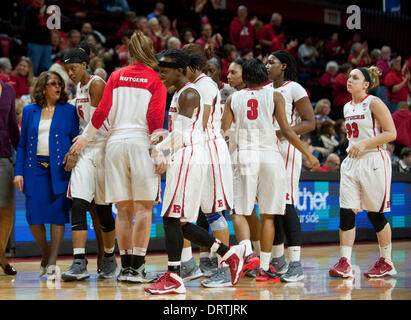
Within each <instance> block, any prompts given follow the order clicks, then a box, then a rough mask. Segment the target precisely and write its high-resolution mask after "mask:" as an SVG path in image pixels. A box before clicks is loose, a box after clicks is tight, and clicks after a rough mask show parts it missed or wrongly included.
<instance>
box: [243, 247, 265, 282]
mask: <svg viewBox="0 0 411 320" xmlns="http://www.w3.org/2000/svg"><path fill="white" fill-rule="evenodd" d="M259 266H260V258H259V257H258V256H257V255H256V254H255V253H251V254H249V255H248V256H247V257H246V258H245V261H244V265H243V270H241V275H240V278H242V277H244V275H245V274H246V273H247V272H248V271H250V270H253V269H255V268H258V267H259Z"/></svg>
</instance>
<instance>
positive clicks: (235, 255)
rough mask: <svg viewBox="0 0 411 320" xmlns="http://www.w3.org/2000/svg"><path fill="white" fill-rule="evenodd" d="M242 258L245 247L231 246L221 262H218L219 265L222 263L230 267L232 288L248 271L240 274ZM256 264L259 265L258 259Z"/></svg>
mask: <svg viewBox="0 0 411 320" xmlns="http://www.w3.org/2000/svg"><path fill="white" fill-rule="evenodd" d="M244 256H245V245H236V246H231V247H230V249H229V250H228V251H227V252H226V254H225V255H224V257H223V259H222V261H221V262H220V265H222V263H223V262H225V263H226V264H228V266H229V267H230V273H231V283H232V284H233V286H235V285H236V284H237V282H238V280H240V279H241V278H242V277H243V276H244V274H245V273H246V272H247V271H248V270H247V271H246V272H244V273H242V270H243V265H244ZM258 263H260V259H258Z"/></svg>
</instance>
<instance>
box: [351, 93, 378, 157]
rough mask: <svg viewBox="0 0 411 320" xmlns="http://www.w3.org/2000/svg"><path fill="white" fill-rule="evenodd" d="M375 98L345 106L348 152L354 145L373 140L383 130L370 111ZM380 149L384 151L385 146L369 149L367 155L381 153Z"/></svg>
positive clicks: (367, 98) (365, 98) (371, 96)
mask: <svg viewBox="0 0 411 320" xmlns="http://www.w3.org/2000/svg"><path fill="white" fill-rule="evenodd" d="M374 98H375V97H374V96H373V95H367V96H365V97H364V99H363V100H361V101H360V102H359V103H357V104H353V102H352V101H350V102H347V103H346V104H345V106H344V119H345V128H346V129H347V138H348V141H349V144H348V148H347V151H348V150H350V148H351V146H352V145H353V144H356V143H358V142H360V141H362V140H365V139H369V138H373V137H375V136H377V135H378V134H380V133H381V129H380V127H379V126H378V123H377V122H376V120H375V118H374V116H373V114H372V112H371V110H370V103H371V101H372V99H374ZM380 148H382V149H384V146H377V147H376V148H373V149H367V150H366V153H368V152H376V151H379V149H380Z"/></svg>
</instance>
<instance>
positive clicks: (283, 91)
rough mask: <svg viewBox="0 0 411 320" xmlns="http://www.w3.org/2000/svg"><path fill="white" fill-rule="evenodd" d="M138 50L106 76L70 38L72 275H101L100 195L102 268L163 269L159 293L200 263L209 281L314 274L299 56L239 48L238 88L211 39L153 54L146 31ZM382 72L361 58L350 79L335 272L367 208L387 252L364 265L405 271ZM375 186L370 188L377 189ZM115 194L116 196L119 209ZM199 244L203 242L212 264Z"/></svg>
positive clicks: (307, 107) (173, 289)
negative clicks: (306, 235) (208, 46)
mask: <svg viewBox="0 0 411 320" xmlns="http://www.w3.org/2000/svg"><path fill="white" fill-rule="evenodd" d="M129 52H130V58H131V59H133V60H134V63H132V64H130V65H129V66H127V67H124V68H122V69H119V70H117V71H114V72H113V73H112V74H111V76H110V78H109V79H108V81H107V83H105V82H104V81H103V80H102V79H101V78H100V77H98V76H96V75H93V76H90V75H89V74H88V72H87V64H88V61H89V59H88V55H87V53H86V51H85V50H84V49H83V48H76V49H71V50H70V51H69V52H68V54H67V55H66V57H65V59H64V64H65V69H66V71H67V73H68V75H69V76H70V78H71V79H72V80H73V81H74V82H76V83H77V90H76V97H75V99H74V100H73V101H72V104H74V105H75V107H76V109H77V113H78V116H79V119H80V132H81V133H80V135H79V136H77V137H76V138H75V139H74V143H73V145H72V146H71V148H70V151H69V153H68V154H67V155H66V158H65V161H66V163H67V166H66V167H67V170H71V177H70V184H69V188H68V192H67V197H68V198H71V199H72V200H73V201H72V208H71V216H72V218H71V222H72V231H73V252H74V260H73V264H72V266H71V267H70V269H69V270H67V271H66V272H64V273H63V274H62V279H63V280H65V281H73V280H83V279H86V278H88V277H89V274H88V272H87V268H86V265H87V262H86V259H85V242H86V238H87V220H86V212H87V211H88V210H89V208H90V205H91V204H92V203H93V201H94V204H95V206H96V211H97V215H98V217H99V220H100V224H101V227H102V231H103V242H104V252H105V253H104V259H103V266H102V269H101V270H100V271H99V277H101V278H115V277H116V276H117V280H118V281H127V282H133V283H151V282H154V283H152V284H150V285H148V286H146V287H145V288H144V290H145V291H146V292H147V293H150V294H166V293H185V292H186V289H185V286H184V282H185V281H189V280H192V279H196V278H199V277H201V276H205V277H206V278H205V279H204V280H202V281H201V285H202V286H204V287H227V286H234V285H236V284H237V282H238V281H239V280H240V279H241V278H242V277H243V276H245V275H247V276H250V277H254V278H255V281H261V282H274V281H277V280H278V279H280V280H281V281H301V280H303V279H304V273H303V270H302V266H301V261H300V253H301V227H300V222H299V219H298V214H297V212H296V209H295V206H294V203H295V201H296V197H297V196H298V181H299V176H300V172H301V163H302V157H303V156H304V157H305V158H306V159H307V160H308V162H309V163H310V164H311V167H312V170H313V171H315V170H316V169H317V168H318V167H319V166H320V164H319V161H318V159H317V158H316V157H314V156H313V154H312V153H311V152H310V151H309V150H308V148H307V147H306V146H305V145H304V144H303V142H302V141H301V140H300V139H299V135H301V134H304V133H307V132H310V131H312V130H313V129H314V126H315V119H314V113H313V108H312V106H311V103H310V101H309V98H308V95H307V93H306V91H305V90H304V88H302V87H301V86H300V85H299V84H298V83H297V82H296V81H297V72H296V68H295V61H294V60H293V59H294V58H293V57H292V56H290V55H289V54H288V53H286V52H284V51H277V52H273V53H272V54H271V55H270V56H269V57H268V62H267V64H266V65H264V64H263V63H262V62H261V61H260V60H258V59H251V60H248V61H244V60H242V59H237V60H235V61H234V62H233V63H232V64H231V65H230V68H229V74H228V79H229V82H230V84H231V87H230V86H229V85H228V84H224V83H221V81H219V80H218V71H219V70H220V71H221V65H220V63H219V61H218V59H217V58H216V57H213V58H211V57H207V54H206V52H205V51H204V49H202V47H200V46H197V45H187V46H185V47H184V48H182V49H180V50H165V51H163V52H161V53H160V54H158V55H157V56H155V55H154V53H153V50H152V44H151V43H150V40H149V39H148V38H147V37H145V36H144V35H143V34H141V33H135V34H134V35H133V36H132V39H131V43H130V47H129ZM155 70H156V71H155ZM371 71H372V70H371ZM371 71H370V70H366V69H363V70H359V69H354V70H353V71H352V74H351V75H350V79H349V80H348V90H349V91H350V90H351V91H350V92H351V93H352V96H353V100H352V101H351V102H350V103H347V105H346V106H345V107H344V115H345V119H346V125H347V129H348V127H349V128H350V129H351V130H347V131H348V139H349V147H348V154H349V157H348V158H347V159H346V160H345V161H344V162H343V164H342V167H341V189H340V205H341V217H340V219H341V223H340V229H341V231H340V242H341V259H340V260H339V262H338V263H337V264H336V265H335V266H334V268H332V269H331V270H330V276H335V277H349V276H352V270H351V264H350V255H351V248H352V246H353V242H354V238H355V213H356V212H358V211H360V210H361V211H362V210H364V209H365V210H367V212H368V216H369V218H370V221H371V222H372V223H373V225H374V227H375V230H376V232H377V236H378V240H379V244H380V251H381V258H380V260H379V261H378V262H377V264H376V265H375V266H374V267H373V269H371V270H370V271H369V272H368V273H367V274H366V275H367V276H370V277H380V276H386V275H394V274H395V273H396V272H395V269H394V266H393V263H392V261H391V233H390V232H391V231H390V229H389V224H388V223H387V221H386V220H385V217H384V214H383V213H384V211H387V210H389V194H390V193H389V192H390V186H389V185H390V180H391V171H390V168H391V165H390V160H389V157H388V156H387V155H386V153H385V150H384V148H383V145H384V144H385V143H387V142H388V141H391V140H390V139H392V138H393V137H394V139H395V127H394V129H393V128H392V123H391V122H392V119H391V117H388V116H387V113H386V110H385V109H384V108H386V106H385V105H384V104H383V103H382V102H381V101H380V100H379V99H378V98H376V97H374V96H371V95H368V94H366V91H367V89H369V88H370V87H371V85H372V84H373V85H375V77H371V76H370V74H371V75H372V72H371ZM215 73H216V74H217V77H216V78H214V77H213V75H214V74H215ZM377 78H378V76H377ZM267 83H268V84H267ZM167 90H174V95H173V97H172V100H171V104H170V106H169V112H168V119H167V120H168V131H167V130H165V129H163V122H164V116H165V105H166V96H167ZM387 110H388V109H387ZM388 112H389V111H388ZM390 119H391V122H390ZM375 168H377V169H375ZM163 173H165V174H166V187H165V191H164V195H163V200H162V212H161V216H162V217H163V224H164V231H165V245H166V250H167V255H168V268H167V271H166V272H165V273H164V275H162V276H161V277H157V276H156V275H153V274H150V273H147V272H146V271H145V255H146V250H147V246H148V242H149V237H150V226H151V215H152V207H153V205H155V204H157V203H159V201H161V194H160V191H161V188H160V176H161V174H163ZM371 185H372V186H373V188H374V190H373V193H372V194H370V192H369V190H367V187H368V186H371ZM376 186H379V188H376ZM377 189H378V190H377ZM112 203H115V204H117V210H118V214H117V218H116V220H115V221H114V219H113V217H112V215H111V204H112ZM256 204H257V205H258V215H257V213H256V210H255V205H256ZM225 214H231V218H232V221H233V226H234V231H235V236H236V238H237V242H238V244H237V245H234V246H229V230H228V224H227V221H226V218H225ZM209 229H211V233H210V232H209ZM116 235H117V243H118V247H119V250H120V257H121V269H120V273H119V274H118V275H117V273H116V270H117V262H116V259H115V255H114V244H115V237H116ZM285 238H286V239H287V243H288V250H289V263H287V262H286V259H285V255H284V241H285ZM191 243H195V244H197V245H199V246H200V266H197V264H196V262H195V261H194V259H193V256H192V252H191ZM387 266H388V267H387Z"/></svg>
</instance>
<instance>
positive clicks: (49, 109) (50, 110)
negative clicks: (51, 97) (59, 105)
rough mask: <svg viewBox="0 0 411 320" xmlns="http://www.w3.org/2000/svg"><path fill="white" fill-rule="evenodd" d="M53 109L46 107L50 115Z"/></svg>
mask: <svg viewBox="0 0 411 320" xmlns="http://www.w3.org/2000/svg"><path fill="white" fill-rule="evenodd" d="M54 108H55V107H51V108H49V107H46V110H47V111H48V112H49V113H52V112H53V111H54Z"/></svg>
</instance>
